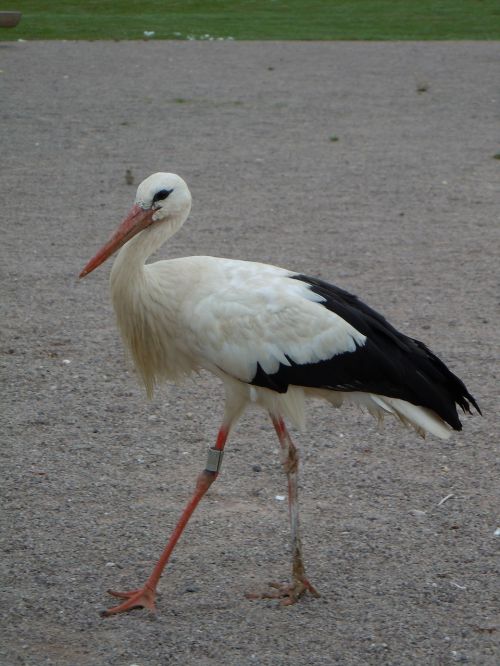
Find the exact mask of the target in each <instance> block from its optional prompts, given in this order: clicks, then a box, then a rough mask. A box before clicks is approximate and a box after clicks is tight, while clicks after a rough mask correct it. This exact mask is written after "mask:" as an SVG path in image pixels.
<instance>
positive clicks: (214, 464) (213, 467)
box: [205, 448, 224, 472]
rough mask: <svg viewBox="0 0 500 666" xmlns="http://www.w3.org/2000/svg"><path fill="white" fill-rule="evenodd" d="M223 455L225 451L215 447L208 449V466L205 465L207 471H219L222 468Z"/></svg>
mask: <svg viewBox="0 0 500 666" xmlns="http://www.w3.org/2000/svg"><path fill="white" fill-rule="evenodd" d="M223 455H224V451H220V450H219V449H213V448H210V449H208V456H207V466H206V467H205V469H206V470H207V472H218V471H219V470H220V468H221V465H222V457H223Z"/></svg>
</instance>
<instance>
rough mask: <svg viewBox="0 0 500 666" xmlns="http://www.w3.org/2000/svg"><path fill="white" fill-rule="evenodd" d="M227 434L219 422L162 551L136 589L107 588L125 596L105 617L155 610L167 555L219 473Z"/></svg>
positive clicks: (114, 594)
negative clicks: (204, 461) (204, 465)
mask: <svg viewBox="0 0 500 666" xmlns="http://www.w3.org/2000/svg"><path fill="white" fill-rule="evenodd" d="M228 434H229V427H228V426H225V425H224V426H222V427H221V429H220V430H219V434H218V436H217V442H216V444H215V446H214V448H213V449H211V451H212V452H216V453H215V454H213V453H211V454H209V463H208V465H207V467H208V468H207V469H205V470H203V472H202V473H201V474H200V475H199V476H198V479H197V481H196V488H195V491H194V493H193V495H192V496H191V499H190V500H189V502H188V503H187V505H186V508H185V509H184V511H183V512H182V515H181V517H180V518H179V521H178V523H177V525H176V526H175V529H174V531H173V532H172V535H171V537H170V539H169V541H168V543H167V545H166V546H165V550H164V551H163V553H162V554H161V557H160V559H159V560H158V562H157V563H156V565H155V567H154V569H153V571H152V572H151V574H150V576H149V578H148V579H147V581H146V582H145V583H144V586H143V587H141V588H139V589H137V590H131V591H130V592H114V591H112V590H108V592H109V594H111V595H112V596H113V597H118V598H119V599H125V601H124V602H123V603H121V604H119V605H118V606H114V607H113V608H109V609H108V610H105V611H103V612H102V615H103V616H104V617H107V616H108V615H114V614H115V613H123V612H125V611H129V610H132V608H149V609H150V610H153V611H154V610H155V596H156V586H157V585H158V581H159V580H160V576H161V574H162V572H163V569H164V568H165V565H166V564H167V562H168V560H169V558H170V555H171V554H172V551H173V550H174V548H175V545H176V544H177V541H178V540H179V537H180V536H181V534H182V532H183V530H184V528H185V527H186V525H187V522H188V521H189V519H190V518H191V514H192V513H193V511H194V510H195V509H196V507H197V506H198V503H199V502H200V500H201V498H202V497H203V495H204V494H205V493H206V492H207V490H208V489H209V488H210V486H211V485H212V483H213V482H214V481H215V479H216V478H217V476H218V474H219V471H218V470H219V467H220V460H221V453H222V451H223V450H224V445H225V443H226V440H227V437H228Z"/></svg>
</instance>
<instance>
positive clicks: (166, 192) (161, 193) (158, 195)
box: [153, 190, 173, 204]
mask: <svg viewBox="0 0 500 666" xmlns="http://www.w3.org/2000/svg"><path fill="white" fill-rule="evenodd" d="M172 192H173V190H160V191H159V192H156V194H155V195H154V197H153V204H155V203H156V202H157V201H163V199H166V198H167V197H168V196H169V195H170V194H172Z"/></svg>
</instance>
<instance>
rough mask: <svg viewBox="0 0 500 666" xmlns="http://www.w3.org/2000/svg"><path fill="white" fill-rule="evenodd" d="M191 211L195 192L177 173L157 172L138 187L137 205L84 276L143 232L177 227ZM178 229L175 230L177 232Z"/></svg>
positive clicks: (92, 261)
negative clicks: (169, 225) (168, 224)
mask: <svg viewBox="0 0 500 666" xmlns="http://www.w3.org/2000/svg"><path fill="white" fill-rule="evenodd" d="M190 209H191V193H190V191H189V189H188V186H187V185H186V183H185V182H184V181H183V180H182V178H181V177H180V176H177V175H176V174H175V173H154V174H152V175H151V176H149V177H148V178H146V180H143V181H142V183H141V184H140V185H139V187H138V188H137V194H136V196H135V203H134V205H133V206H132V208H131V209H130V211H129V213H128V215H127V216H126V217H125V219H124V220H123V222H122V223H121V224H120V226H119V227H118V229H117V230H116V231H115V233H114V234H113V235H112V236H111V238H110V239H109V241H108V242H107V243H106V244H105V245H104V246H103V247H102V248H101V249H100V250H99V252H98V253H97V254H96V255H95V256H94V257H92V259H91V260H90V261H89V262H88V264H87V265H86V266H85V268H84V269H83V271H82V272H81V273H80V277H85V275H88V274H89V273H90V272H91V271H93V270H94V269H95V268H97V267H98V266H100V265H101V264H102V263H103V262H104V261H106V259H107V258H108V257H110V256H111V255H112V254H114V253H115V252H116V251H117V250H118V249H120V248H121V247H122V245H125V243H126V242H127V241H129V240H130V239H131V238H133V237H134V236H136V235H137V234H138V233H139V232H141V231H144V230H145V229H148V228H153V227H157V226H158V225H162V226H163V224H162V223H167V222H171V223H172V224H174V225H176V224H177V228H178V227H179V226H180V225H181V224H182V223H183V222H184V220H185V219H186V217H187V216H188V215H189V211H190ZM175 230H176V228H174V229H173V230H172V233H173V231H175Z"/></svg>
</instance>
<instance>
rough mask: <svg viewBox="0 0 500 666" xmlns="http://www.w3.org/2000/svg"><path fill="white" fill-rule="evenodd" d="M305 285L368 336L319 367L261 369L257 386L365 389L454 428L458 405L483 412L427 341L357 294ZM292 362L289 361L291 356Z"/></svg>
mask: <svg viewBox="0 0 500 666" xmlns="http://www.w3.org/2000/svg"><path fill="white" fill-rule="evenodd" d="M292 277H293V278H294V279H296V280H301V281H303V282H305V283H306V284H307V285H309V287H310V288H311V290H312V291H314V292H315V293H316V294H318V295H320V296H322V297H323V298H324V299H325V300H324V302H323V303H321V304H322V305H323V306H324V307H326V308H328V309H329V310H331V311H332V312H335V313H336V314H337V315H339V316H340V317H342V319H344V320H345V321H347V322H348V323H349V324H351V326H353V327H354V328H356V329H357V330H358V331H359V332H360V333H362V334H363V335H365V336H366V338H367V340H366V343H365V344H364V345H363V346H359V347H358V348H357V349H356V351H354V352H346V353H344V354H337V355H336V356H333V357H332V358H330V359H326V360H325V361H320V362H317V363H307V364H303V365H298V364H296V363H294V362H293V361H292V360H291V359H288V360H289V361H290V363H291V365H290V366H286V365H283V364H281V365H280V367H279V370H278V371H277V372H276V373H273V374H272V375H268V374H266V373H265V372H264V371H263V370H262V368H261V367H260V365H258V366H257V372H256V374H255V377H254V378H253V380H252V382H251V383H252V384H255V385H256V386H263V387H266V388H270V389H272V390H274V391H278V392H280V393H284V392H285V391H286V390H287V389H288V386H289V385H290V384H294V385H296V386H305V387H315V388H326V389H331V390H337V391H363V392H368V393H377V394H379V395H384V396H387V397H390V398H399V399H402V400H406V401H408V402H411V403H412V404H414V405H419V406H422V407H428V408H429V409H432V410H433V411H435V412H436V413H437V414H438V415H439V416H440V417H441V418H442V419H443V420H444V421H446V422H447V423H449V424H450V425H451V426H452V427H453V428H454V429H455V430H460V429H461V428H462V424H461V423H460V420H459V418H458V414H457V410H456V404H458V405H459V406H460V407H461V408H462V410H463V411H464V412H465V411H467V412H470V404H469V403H471V404H472V405H473V406H474V407H475V409H476V410H477V411H478V412H479V413H481V412H480V409H479V407H478V405H477V403H476V401H475V400H474V398H473V397H472V396H471V395H470V393H469V392H468V391H467V389H466V387H465V385H464V383H463V382H462V381H461V380H460V379H459V378H458V377H456V376H455V375H454V374H453V373H452V372H451V371H450V370H448V368H447V367H446V365H445V364H444V363H443V362H442V361H441V360H440V359H439V358H438V357H437V356H435V355H434V354H433V353H432V352H431V351H430V350H429V349H428V348H427V347H426V346H425V345H424V343H423V342H420V341H419V340H414V339H413V338H410V337H408V336H406V335H403V334H402V333H400V332H399V331H398V330H397V329H395V328H394V327H393V326H392V325H391V324H389V322H388V321H387V320H386V319H385V318H384V317H382V315H380V314H379V313H378V312H376V311H375V310H372V309H371V308H370V307H368V305H365V303H363V302H362V301H360V300H359V299H358V298H357V296H354V295H353V294H350V293H348V292H347V291H344V290H343V289H339V288H338V287H336V286H334V285H331V284H328V283H327V282H324V281H323V280H319V279H317V278H310V277H307V276H305V275H294V276H292ZM287 358H288V357H287Z"/></svg>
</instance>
